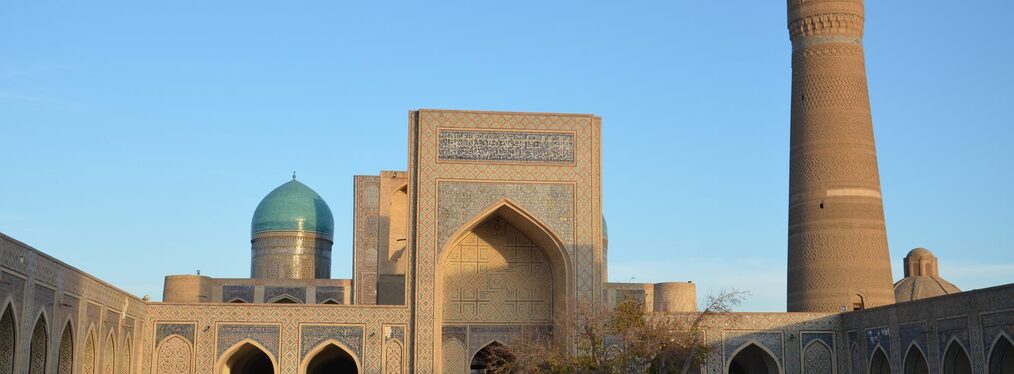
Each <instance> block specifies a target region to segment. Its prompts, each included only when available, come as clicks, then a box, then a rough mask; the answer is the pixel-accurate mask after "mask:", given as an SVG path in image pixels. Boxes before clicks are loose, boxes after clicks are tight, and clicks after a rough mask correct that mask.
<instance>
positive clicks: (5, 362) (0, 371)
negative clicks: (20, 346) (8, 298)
mask: <svg viewBox="0 0 1014 374" xmlns="http://www.w3.org/2000/svg"><path fill="white" fill-rule="evenodd" d="M0 308H3V310H0V313H3V316H2V317H0V374H13V373H14V352H15V341H14V331H15V330H16V329H15V328H14V317H13V316H12V314H13V313H12V312H11V310H10V309H9V308H8V307H6V306H0Z"/></svg>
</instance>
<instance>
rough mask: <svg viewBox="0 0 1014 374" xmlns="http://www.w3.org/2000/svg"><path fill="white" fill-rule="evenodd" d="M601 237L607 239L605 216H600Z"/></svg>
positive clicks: (607, 229) (607, 227)
mask: <svg viewBox="0 0 1014 374" xmlns="http://www.w3.org/2000/svg"><path fill="white" fill-rule="evenodd" d="M602 237H603V238H606V239H609V226H608V225H606V216H602Z"/></svg>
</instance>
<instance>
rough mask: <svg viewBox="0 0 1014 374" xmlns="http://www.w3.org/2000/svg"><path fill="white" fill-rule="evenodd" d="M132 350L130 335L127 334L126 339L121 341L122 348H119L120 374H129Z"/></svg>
mask: <svg viewBox="0 0 1014 374" xmlns="http://www.w3.org/2000/svg"><path fill="white" fill-rule="evenodd" d="M132 348H133V347H132V344H131V342H130V335H129V334H128V335H127V337H126V338H124V339H123V346H122V347H120V374H129V373H130V364H131V359H130V356H131V352H132V350H131V349H132Z"/></svg>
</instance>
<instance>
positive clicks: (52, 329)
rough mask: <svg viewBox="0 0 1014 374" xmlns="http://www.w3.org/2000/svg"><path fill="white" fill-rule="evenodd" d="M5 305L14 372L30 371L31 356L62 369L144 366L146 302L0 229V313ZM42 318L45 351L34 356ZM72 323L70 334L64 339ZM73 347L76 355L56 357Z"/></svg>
mask: <svg viewBox="0 0 1014 374" xmlns="http://www.w3.org/2000/svg"><path fill="white" fill-rule="evenodd" d="M7 308H10V309H9V310H11V311H12V312H13V315H14V316H13V317H14V322H15V345H14V357H13V365H14V366H13V367H14V373H17V374H27V373H28V372H29V371H28V369H29V362H30V361H35V362H36V364H37V365H45V367H46V368H47V373H61V374H62V373H69V372H71V371H73V372H75V373H79V372H81V373H83V372H85V369H86V368H92V369H95V370H103V369H105V368H109V369H111V370H113V369H115V370H116V371H117V372H118V373H134V372H137V370H138V369H139V368H140V366H141V365H140V363H139V362H138V361H139V359H140V357H141V355H140V352H141V340H142V336H143V334H144V330H143V320H144V318H145V316H146V312H147V305H146V303H145V302H144V301H142V300H141V299H139V298H137V297H135V296H133V295H130V294H128V293H126V292H124V291H122V290H120V289H117V288H115V287H113V286H110V285H109V284H107V283H105V282H103V281H101V280H98V279H97V278H95V277H93V276H91V275H89V274H87V273H84V272H82V271H81V270H78V269H76V268H74V267H71V266H69V265H67V264H65V263H63V262H60V261H59V260H56V259H54V258H52V257H50V256H49V255H46V254H44V253H42V252H40V251H38V250H36V249H35V248H32V247H30V246H28V245H27V244H25V243H22V242H19V241H17V240H15V239H13V238H11V237H9V236H7V235H4V234H0V313H3V311H4V310H8V309H7ZM40 320H44V321H45V329H44V330H40V331H44V337H45V338H46V341H47V344H46V346H45V355H38V356H35V357H33V355H32V351H31V350H30V345H31V341H32V335H33V330H35V326H36V324H37V323H38V321H40ZM68 328H69V329H70V330H69V331H71V333H69V334H68V336H69V337H70V339H69V341H64V340H63V339H62V338H63V336H64V334H65V332H66V331H67V330H66V329H68ZM89 341H90V342H91V343H90V344H87V342H89ZM110 342H112V343H111V344H110ZM86 346H87V348H88V349H86ZM71 348H72V350H73V352H74V355H75V359H73V360H63V361H60V362H58V360H59V358H60V357H61V355H60V352H68V351H70V350H71ZM37 352H38V351H37ZM64 357H66V356H64ZM0 359H6V358H2V357H0Z"/></svg>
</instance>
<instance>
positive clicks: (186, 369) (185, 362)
mask: <svg viewBox="0 0 1014 374" xmlns="http://www.w3.org/2000/svg"><path fill="white" fill-rule="evenodd" d="M155 352H156V355H155V364H154V370H155V374H190V373H191V367H192V366H193V364H192V362H193V358H192V356H193V354H192V352H193V349H191V346H190V343H189V342H187V340H186V339H184V338H183V337H182V336H180V335H177V334H173V335H169V336H168V337H166V338H165V339H163V340H162V341H161V342H159V343H158V346H157V347H155Z"/></svg>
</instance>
